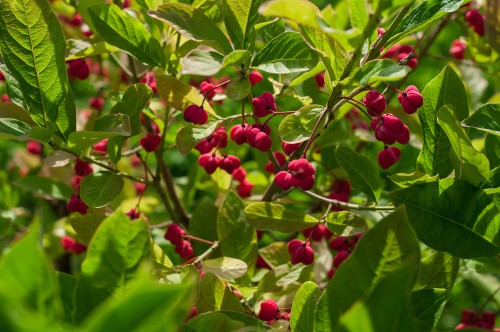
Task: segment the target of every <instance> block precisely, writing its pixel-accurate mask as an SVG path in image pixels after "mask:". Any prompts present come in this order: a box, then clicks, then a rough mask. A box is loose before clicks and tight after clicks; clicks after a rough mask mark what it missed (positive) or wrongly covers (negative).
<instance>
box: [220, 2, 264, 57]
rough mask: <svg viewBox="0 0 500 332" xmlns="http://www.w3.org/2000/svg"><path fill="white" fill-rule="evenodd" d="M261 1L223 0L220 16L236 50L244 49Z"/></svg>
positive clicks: (249, 42)
mask: <svg viewBox="0 0 500 332" xmlns="http://www.w3.org/2000/svg"><path fill="white" fill-rule="evenodd" d="M261 3H262V0H223V1H222V3H221V5H222V6H221V7H222V8H221V9H222V16H223V17H224V23H225V25H226V30H227V33H228V35H229V37H231V41H232V42H233V44H234V47H235V48H236V49H242V50H244V49H246V48H247V47H248V45H249V44H251V41H249V40H248V38H249V37H250V32H251V30H252V29H254V26H255V22H256V21H257V18H258V15H257V9H258V8H259V6H260V4H261Z"/></svg>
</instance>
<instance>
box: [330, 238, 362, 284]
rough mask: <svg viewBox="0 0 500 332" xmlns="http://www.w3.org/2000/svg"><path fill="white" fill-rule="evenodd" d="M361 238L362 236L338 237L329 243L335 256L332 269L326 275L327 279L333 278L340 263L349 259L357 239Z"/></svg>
mask: <svg viewBox="0 0 500 332" xmlns="http://www.w3.org/2000/svg"><path fill="white" fill-rule="evenodd" d="M361 236H362V234H357V235H354V236H350V237H345V236H339V237H336V238H335V239H333V240H332V241H330V244H329V246H330V249H332V250H335V251H336V252H337V254H336V255H335V257H334V258H333V267H332V269H331V270H330V272H329V273H328V277H329V278H331V277H333V275H334V274H335V271H337V269H338V268H339V266H340V264H342V262H344V261H345V260H346V259H347V258H349V256H350V255H351V252H352V251H353V250H354V247H356V244H357V243H358V241H359V239H361Z"/></svg>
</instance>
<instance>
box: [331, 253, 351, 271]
mask: <svg viewBox="0 0 500 332" xmlns="http://www.w3.org/2000/svg"><path fill="white" fill-rule="evenodd" d="M349 256H350V253H349V252H348V251H346V250H341V251H339V252H338V253H337V255H335V257H334V258H333V266H335V268H337V269H338V267H339V266H340V264H342V263H343V262H344V261H345V260H346V259H347V258H348V257H349Z"/></svg>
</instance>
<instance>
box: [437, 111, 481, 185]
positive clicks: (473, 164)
mask: <svg viewBox="0 0 500 332" xmlns="http://www.w3.org/2000/svg"><path fill="white" fill-rule="evenodd" d="M438 123H439V126H440V127H441V129H442V130H443V131H444V132H445V134H446V136H448V140H449V141H450V144H451V148H452V157H451V162H452V164H453V168H454V169H455V177H456V178H458V179H464V180H467V181H469V182H471V183H473V184H475V183H478V182H486V181H488V179H489V177H490V162H489V161H488V158H486V156H485V155H484V154H482V153H480V152H477V151H476V149H474V147H473V146H472V142H471V141H470V139H469V137H467V135H466V134H465V131H464V130H463V128H462V127H460V124H459V123H458V121H457V120H456V119H455V116H454V114H453V111H452V110H451V109H450V108H449V107H447V106H443V107H441V109H440V110H439V112H438Z"/></svg>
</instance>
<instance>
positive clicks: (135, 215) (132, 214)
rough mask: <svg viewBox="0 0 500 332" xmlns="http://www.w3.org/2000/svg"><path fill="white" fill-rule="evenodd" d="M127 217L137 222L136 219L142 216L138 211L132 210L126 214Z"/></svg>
mask: <svg viewBox="0 0 500 332" xmlns="http://www.w3.org/2000/svg"><path fill="white" fill-rule="evenodd" d="M126 215H127V216H128V217H129V218H130V220H136V219H139V217H140V216H141V215H140V214H139V211H137V210H136V209H133V208H132V209H130V211H128V212H127V213H126Z"/></svg>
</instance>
